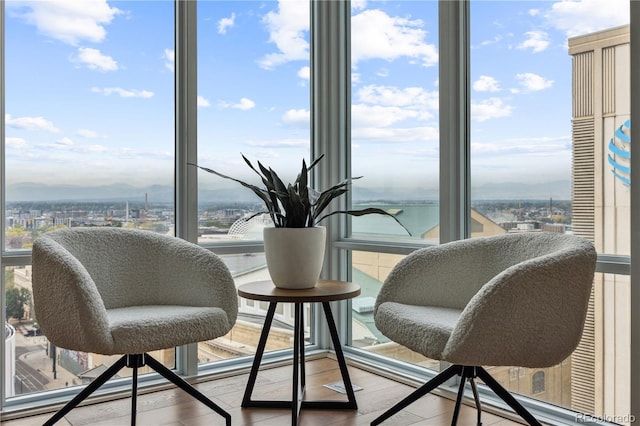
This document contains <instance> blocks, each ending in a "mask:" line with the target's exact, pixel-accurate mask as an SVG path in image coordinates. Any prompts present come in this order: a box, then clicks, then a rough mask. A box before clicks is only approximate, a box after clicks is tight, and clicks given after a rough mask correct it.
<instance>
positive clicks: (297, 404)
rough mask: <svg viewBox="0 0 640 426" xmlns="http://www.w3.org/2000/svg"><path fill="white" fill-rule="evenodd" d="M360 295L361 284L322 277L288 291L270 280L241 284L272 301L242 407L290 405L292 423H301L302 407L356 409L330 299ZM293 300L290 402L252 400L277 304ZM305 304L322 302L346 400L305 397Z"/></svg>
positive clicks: (245, 293) (243, 292) (246, 293)
mask: <svg viewBox="0 0 640 426" xmlns="http://www.w3.org/2000/svg"><path fill="white" fill-rule="evenodd" d="M359 294H360V286H359V285H357V284H354V283H351V282H347V281H334V280H319V281H318V283H317V284H316V286H315V287H313V288H310V289H304V290H288V289H281V288H277V287H276V286H274V285H273V283H272V282H271V281H256V282H251V283H247V284H243V285H241V286H240V287H238V295H240V296H242V297H244V298H247V299H252V300H258V301H262V302H269V308H268V310H267V316H266V317H265V320H264V326H263V328H262V333H261V334H260V340H259V341H258V347H257V348H256V355H255V357H254V360H253V365H252V366H251V372H250V373H249V381H248V383H247V388H246V390H245V393H244V398H243V399H242V407H261V408H291V424H292V426H295V425H297V424H298V417H299V415H300V410H301V409H303V408H314V409H353V410H355V409H357V408H358V405H357V403H356V397H355V394H354V392H353V386H352V384H351V379H350V378H349V371H348V370H347V363H346V362H345V359H344V353H343V352H342V346H341V344H340V339H339V337H338V331H337V329H336V324H335V321H334V319H333V314H332V312H331V305H330V302H334V301H337V300H346V299H351V298H353V297H356V296H358V295H359ZM281 302H284V303H293V304H294V306H295V314H294V323H293V383H292V394H291V401H274V400H253V399H251V394H252V393H253V388H254V386H255V383H256V379H257V377H258V370H259V369H260V363H261V362H262V355H263V354H264V348H265V345H266V344H267V337H268V335H269V330H270V329H271V323H272V321H273V316H274V314H275V311H276V305H277V304H278V303H281ZM303 303H322V308H323V309H324V314H325V317H326V319H327V325H328V327H329V334H330V335H331V340H332V342H333V346H334V349H335V351H336V358H337V360H338V365H339V367H340V373H341V375H342V382H343V383H344V387H345V391H346V393H347V401H307V400H305V399H304V392H305V369H304V322H303V315H302V312H303V310H302V304H303Z"/></svg>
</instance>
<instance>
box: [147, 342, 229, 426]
mask: <svg viewBox="0 0 640 426" xmlns="http://www.w3.org/2000/svg"><path fill="white" fill-rule="evenodd" d="M145 361H146V364H147V365H148V366H149V367H151V368H153V369H154V370H155V371H157V372H158V373H160V374H161V375H162V377H164V378H165V379H167V380H169V381H170V382H171V383H173V384H174V385H176V386H178V387H179V388H180V389H182V390H183V391H185V392H186V393H188V394H189V395H191V396H192V397H194V398H195V399H197V400H198V401H200V402H202V403H203V404H204V405H206V406H207V407H209V408H211V409H212V410H213V411H215V412H216V413H218V414H220V415H221V416H222V417H224V418H225V420H226V425H227V426H231V414H229V413H227V412H226V411H225V410H223V409H222V408H221V407H220V406H218V405H217V404H216V403H215V402H213V401H211V400H210V399H209V398H207V397H206V396H205V395H204V394H203V393H201V392H200V391H199V390H197V389H196V388H194V387H193V386H191V385H190V384H189V383H187V381H185V380H184V379H183V378H182V377H180V376H178V375H177V374H176V373H174V372H173V371H171V370H169V369H168V368H167V367H165V366H164V365H162V364H161V363H160V362H159V361H157V360H156V359H155V358H153V357H152V356H151V355H149V354H145Z"/></svg>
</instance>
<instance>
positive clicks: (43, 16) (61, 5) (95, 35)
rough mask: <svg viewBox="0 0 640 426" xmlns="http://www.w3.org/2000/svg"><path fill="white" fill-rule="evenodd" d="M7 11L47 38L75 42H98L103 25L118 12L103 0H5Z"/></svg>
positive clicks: (68, 42)
mask: <svg viewBox="0 0 640 426" xmlns="http://www.w3.org/2000/svg"><path fill="white" fill-rule="evenodd" d="M7 6H9V7H10V13H12V14H13V15H14V16H19V17H21V18H23V19H24V20H25V21H26V22H28V23H29V24H31V25H34V26H36V27H37V28H38V31H39V32H40V33H42V34H44V35H46V36H48V37H51V38H53V39H56V40H60V41H62V42H64V43H67V44H71V45H74V46H75V45H77V44H78V43H79V42H80V41H82V40H86V41H90V42H95V43H97V42H101V41H103V40H104V38H105V36H106V33H107V32H106V30H105V26H106V25H109V24H110V23H111V21H112V20H113V18H114V17H115V16H116V15H118V14H120V13H122V11H121V10H119V9H118V8H116V7H111V6H109V4H108V3H107V1H106V0H83V1H68V0H49V1H32V2H22V1H18V2H7Z"/></svg>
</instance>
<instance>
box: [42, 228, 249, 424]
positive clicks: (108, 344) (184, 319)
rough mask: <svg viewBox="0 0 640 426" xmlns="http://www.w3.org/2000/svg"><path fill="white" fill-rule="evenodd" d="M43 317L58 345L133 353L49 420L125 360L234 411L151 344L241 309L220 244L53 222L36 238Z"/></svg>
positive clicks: (224, 327)
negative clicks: (214, 248)
mask: <svg viewBox="0 0 640 426" xmlns="http://www.w3.org/2000/svg"><path fill="white" fill-rule="evenodd" d="M32 265H33V279H32V282H33V299H34V309H35V313H36V317H37V321H38V323H39V325H40V327H41V329H42V331H43V333H44V335H45V336H46V337H47V339H48V340H49V341H50V342H51V343H53V344H54V345H56V346H58V347H61V348H65V349H70V350H76V351H82V352H88V353H98V354H104V355H115V354H122V355H123V356H122V357H121V358H120V359H119V361H117V362H116V363H115V364H114V365H113V366H112V367H110V368H109V369H108V370H107V371H106V372H105V373H103V374H102V375H101V376H100V377H99V378H97V379H96V380H94V381H93V382H92V383H91V384H90V385H88V386H87V387H86V388H85V389H84V390H83V391H82V392H80V394H79V395H77V396H76V397H75V398H74V399H73V400H71V401H70V402H69V403H67V405H66V406H65V407H63V408H62V409H61V410H60V411H59V412H57V413H56V414H55V415H54V416H53V417H52V418H51V419H50V420H49V421H48V422H47V423H46V424H53V423H55V422H57V421H58V420H60V419H61V418H62V417H63V416H64V415H65V414H66V413H68V412H69V411H70V410H71V409H73V408H74V407H75V406H77V405H78V404H79V403H80V402H82V400H84V399H85V398H87V397H88V396H89V395H90V394H91V393H92V392H94V391H95V390H96V389H98V388H99V387H100V386H101V385H102V384H104V383H105V382H106V381H107V380H108V379H109V378H111V377H113V376H114V375H115V374H116V373H117V372H118V371H119V370H120V369H122V368H124V367H130V368H133V369H134V374H133V390H132V413H131V424H132V425H133V424H135V417H136V416H135V412H136V391H137V389H136V387H137V369H138V368H139V367H142V366H144V365H148V366H149V367H151V368H153V369H154V370H156V371H157V372H158V373H160V374H161V375H163V376H164V377H165V378H167V379H168V380H170V381H172V382H173V383H174V384H176V385H177V386H179V387H180V388H182V389H184V390H185V391H187V392H188V393H189V394H191V395H192V396H194V397H195V398H197V399H198V400H200V401H201V402H203V403H204V404H206V405H207V406H209V407H210V408H211V409H213V410H215V411H216V412H218V413H219V414H221V415H222V416H223V417H224V418H225V419H226V424H227V425H230V424H231V416H230V415H229V414H228V413H227V412H225V411H224V410H223V409H221V408H220V407H219V406H218V405H216V404H215V403H214V402H212V401H211V400H209V399H208V398H207V397H206V396H204V395H203V394H202V393H200V392H199V391H197V390H196V389H195V388H193V387H192V386H191V385H189V384H188V383H187V382H186V381H184V380H183V379H182V378H181V377H179V376H178V375H177V374H176V373H175V372H173V371H171V370H169V369H168V368H166V367H165V366H164V365H162V364H161V363H160V362H158V361H157V360H155V359H154V358H152V357H151V356H150V355H149V354H148V352H150V351H154V350H159V349H167V348H173V347H175V346H180V345H185V344H189V343H196V342H201V341H205V340H211V339H215V338H217V337H220V336H223V335H225V334H226V333H227V332H229V330H231V328H232V327H233V325H234V324H235V321H236V317H237V314H238V308H237V292H236V288H235V285H234V281H233V278H232V277H231V274H230V272H229V270H228V268H227V267H226V265H225V264H224V263H223V262H222V260H221V259H220V258H219V257H218V256H216V255H215V254H213V253H211V252H210V251H208V250H206V249H204V248H202V247H199V246H197V245H195V244H192V243H189V242H187V241H184V240H181V239H179V238H175V237H171V236H167V235H160V234H157V233H153V232H150V231H141V230H133V229H123V228H110V227H94V228H71V229H63V230H58V231H53V232H50V233H47V234H44V235H43V236H41V237H39V238H38V239H36V240H35V241H34V244H33V261H32Z"/></svg>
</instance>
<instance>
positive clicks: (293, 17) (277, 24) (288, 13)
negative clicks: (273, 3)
mask: <svg viewBox="0 0 640 426" xmlns="http://www.w3.org/2000/svg"><path fill="white" fill-rule="evenodd" d="M263 22H264V24H265V25H266V26H267V29H268V31H269V34H270V37H269V41H270V42H271V43H274V44H275V45H276V47H277V48H278V53H270V54H268V55H265V56H264V57H263V58H262V59H260V60H259V61H258V64H259V65H260V66H261V67H262V68H265V69H273V68H275V67H276V66H278V65H281V64H284V63H287V62H290V61H298V60H304V61H308V60H309V43H308V42H307V40H306V39H305V33H306V32H308V31H309V3H307V2H304V1H290V0H281V1H279V2H278V11H277V12H269V13H267V15H266V16H265V17H264V18H263Z"/></svg>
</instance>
